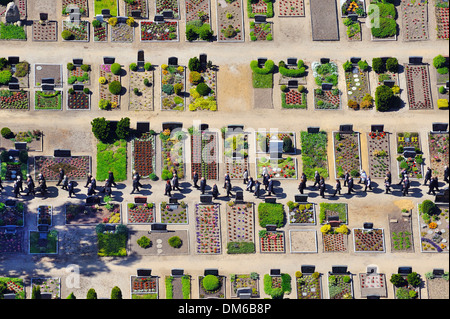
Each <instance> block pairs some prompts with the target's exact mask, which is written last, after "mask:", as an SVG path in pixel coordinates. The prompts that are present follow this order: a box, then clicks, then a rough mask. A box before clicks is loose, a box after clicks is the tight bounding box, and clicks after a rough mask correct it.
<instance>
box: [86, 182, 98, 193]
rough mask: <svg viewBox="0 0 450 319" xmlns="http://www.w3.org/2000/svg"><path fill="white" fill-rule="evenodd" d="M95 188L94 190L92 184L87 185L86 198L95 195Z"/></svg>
mask: <svg viewBox="0 0 450 319" xmlns="http://www.w3.org/2000/svg"><path fill="white" fill-rule="evenodd" d="M95 194H96V193H95V188H94V184H92V183H91V184H89V185H88V190H87V196H92V195H95Z"/></svg>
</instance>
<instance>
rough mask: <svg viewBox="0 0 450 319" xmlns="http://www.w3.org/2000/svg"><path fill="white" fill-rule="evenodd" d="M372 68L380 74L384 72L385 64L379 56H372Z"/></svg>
mask: <svg viewBox="0 0 450 319" xmlns="http://www.w3.org/2000/svg"><path fill="white" fill-rule="evenodd" d="M372 69H373V70H374V71H375V73H378V74H381V73H384V72H386V64H385V63H384V62H383V60H382V59H381V58H373V59H372Z"/></svg>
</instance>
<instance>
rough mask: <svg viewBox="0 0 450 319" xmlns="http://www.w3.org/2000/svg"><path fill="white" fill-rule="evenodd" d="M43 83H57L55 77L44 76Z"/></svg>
mask: <svg viewBox="0 0 450 319" xmlns="http://www.w3.org/2000/svg"><path fill="white" fill-rule="evenodd" d="M41 82H42V84H55V79H54V78H42V79H41Z"/></svg>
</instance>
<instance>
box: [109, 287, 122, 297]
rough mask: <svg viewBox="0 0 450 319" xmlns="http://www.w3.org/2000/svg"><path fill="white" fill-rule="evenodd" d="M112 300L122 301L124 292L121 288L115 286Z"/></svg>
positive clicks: (112, 291)
mask: <svg viewBox="0 0 450 319" xmlns="http://www.w3.org/2000/svg"><path fill="white" fill-rule="evenodd" d="M111 299H122V291H121V290H120V288H119V287H117V286H115V287H114V288H113V289H112V290H111Z"/></svg>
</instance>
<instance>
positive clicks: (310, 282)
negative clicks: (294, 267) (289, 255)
mask: <svg viewBox="0 0 450 319" xmlns="http://www.w3.org/2000/svg"><path fill="white" fill-rule="evenodd" d="M295 278H296V283H297V299H322V285H321V281H320V274H319V273H318V272H315V273H312V274H302V273H301V272H296V274H295Z"/></svg>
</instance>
